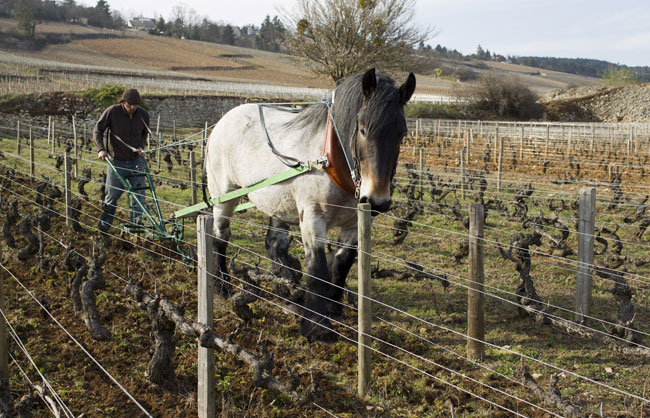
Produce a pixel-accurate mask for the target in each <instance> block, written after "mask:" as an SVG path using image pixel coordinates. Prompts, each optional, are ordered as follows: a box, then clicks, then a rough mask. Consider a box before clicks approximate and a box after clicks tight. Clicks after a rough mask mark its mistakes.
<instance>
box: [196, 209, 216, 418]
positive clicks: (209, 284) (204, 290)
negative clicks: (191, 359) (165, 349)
mask: <svg viewBox="0 0 650 418" xmlns="http://www.w3.org/2000/svg"><path fill="white" fill-rule="evenodd" d="M213 225H214V219H213V218H212V216H210V215H199V216H198V217H197V219H196V231H197V249H196V252H197V272H198V289H197V292H198V310H197V321H198V322H199V323H200V324H204V325H207V326H209V327H210V328H212V326H213V324H212V322H213V319H214V318H213V309H212V308H213V297H214V277H215V274H216V271H217V270H216V268H215V267H216V266H215V256H214V238H213V234H214V228H213ZM214 373H215V366H214V349H212V348H205V347H201V345H200V344H199V347H198V370H197V377H198V386H197V392H198V393H197V410H198V415H199V417H200V418H213V417H214V416H215V390H214V384H215V378H214Z"/></svg>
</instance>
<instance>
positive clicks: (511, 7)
mask: <svg viewBox="0 0 650 418" xmlns="http://www.w3.org/2000/svg"><path fill="white" fill-rule="evenodd" d="M107 1H108V3H109V5H110V6H111V8H112V9H113V10H117V11H119V12H121V13H122V15H123V16H124V17H126V18H129V17H133V16H138V15H142V16H144V17H158V16H162V17H163V18H165V19H168V18H169V17H170V16H171V15H172V11H173V10H174V8H175V7H177V6H179V5H182V6H183V7H184V8H185V9H186V10H190V9H193V10H194V11H195V12H196V14H197V15H199V16H201V17H203V16H205V17H207V18H208V19H210V20H212V21H215V22H222V23H229V24H232V25H236V26H243V25H247V24H254V25H256V26H259V25H260V24H261V23H262V21H263V20H264V18H265V16H266V15H270V16H271V17H273V16H276V15H279V16H281V10H282V9H284V10H289V11H291V10H293V9H294V6H295V4H296V0H197V1H184V2H183V1H178V0H139V1H138V2H134V1H133V0H107ZM86 2H87V3H90V0H86ZM79 3H84V1H83V0H82V1H80V2H79ZM134 4H137V7H134ZM414 23H415V25H416V26H418V27H420V28H421V29H425V28H429V29H431V30H432V31H431V33H432V34H434V35H435V36H434V37H432V38H431V39H429V40H428V41H427V42H425V43H428V44H430V45H431V46H433V47H435V46H436V45H437V44H440V45H442V46H444V47H447V48H448V49H456V50H458V51H460V52H462V53H463V54H471V53H474V52H476V50H477V47H478V45H479V44H480V45H481V46H482V47H483V49H488V50H490V52H494V53H498V54H502V55H516V56H528V55H532V56H554V57H565V58H593V59H601V60H606V61H610V62H613V63H618V64H625V65H630V66H637V65H638V66H646V65H647V66H650V1H647V0H614V1H612V0H608V1H604V0H591V1H589V0H563V1H559V0H416V5H415V18H414Z"/></svg>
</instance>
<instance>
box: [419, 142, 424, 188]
mask: <svg viewBox="0 0 650 418" xmlns="http://www.w3.org/2000/svg"><path fill="white" fill-rule="evenodd" d="M420 193H421V194H422V196H424V150H423V149H422V147H420Z"/></svg>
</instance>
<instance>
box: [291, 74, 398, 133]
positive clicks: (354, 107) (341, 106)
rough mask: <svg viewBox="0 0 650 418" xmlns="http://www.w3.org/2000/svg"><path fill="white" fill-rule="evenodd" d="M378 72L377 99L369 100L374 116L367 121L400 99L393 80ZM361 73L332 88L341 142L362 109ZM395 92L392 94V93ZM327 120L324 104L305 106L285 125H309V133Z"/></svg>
mask: <svg viewBox="0 0 650 418" xmlns="http://www.w3.org/2000/svg"><path fill="white" fill-rule="evenodd" d="M376 75H377V90H376V93H375V95H376V98H377V100H371V102H370V103H368V106H369V107H368V110H369V112H366V113H367V114H368V115H371V116H374V117H375V118H374V119H376V120H368V121H365V123H366V125H368V126H371V125H372V124H374V123H376V122H379V120H380V119H381V118H382V115H385V113H383V112H384V111H385V110H386V107H387V106H390V105H395V104H397V103H399V100H398V96H399V89H397V88H396V87H395V81H394V80H393V79H392V78H390V77H389V76H387V75H385V74H381V73H376ZM362 77H363V74H357V75H355V76H352V77H348V78H346V79H344V80H343V81H342V82H341V84H339V86H338V87H337V88H336V89H335V90H334V91H335V94H334V106H333V108H334V122H335V123H336V127H337V128H338V130H339V133H340V135H341V139H342V140H343V143H344V144H346V145H347V144H348V143H349V140H350V137H351V134H352V133H353V132H354V131H355V130H356V123H357V114H358V113H359V109H361V104H362V100H363V93H362V87H361V79H362ZM393 96H394V97H393ZM327 100H328V101H329V102H330V103H331V102H332V93H330V94H329V95H328V96H327ZM326 122H327V107H325V106H323V105H312V106H307V107H305V109H303V110H302V111H300V113H299V114H298V115H297V116H296V117H295V118H294V119H293V120H291V121H290V122H288V123H287V126H291V127H295V128H305V127H309V128H310V133H311V134H314V133H316V132H318V131H320V130H322V129H324V128H325V123H326Z"/></svg>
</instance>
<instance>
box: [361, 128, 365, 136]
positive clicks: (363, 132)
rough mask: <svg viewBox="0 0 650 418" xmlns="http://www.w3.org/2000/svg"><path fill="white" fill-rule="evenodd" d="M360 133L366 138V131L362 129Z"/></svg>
mask: <svg viewBox="0 0 650 418" xmlns="http://www.w3.org/2000/svg"><path fill="white" fill-rule="evenodd" d="M359 132H361V135H363V136H366V130H365V129H363V128H361V129H359Z"/></svg>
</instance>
